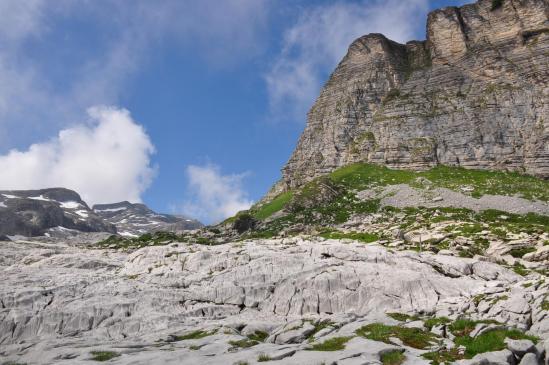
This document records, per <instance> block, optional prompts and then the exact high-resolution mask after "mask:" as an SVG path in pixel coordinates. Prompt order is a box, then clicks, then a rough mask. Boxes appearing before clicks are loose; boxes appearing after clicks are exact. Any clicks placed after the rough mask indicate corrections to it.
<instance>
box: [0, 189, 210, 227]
mask: <svg viewBox="0 0 549 365" xmlns="http://www.w3.org/2000/svg"><path fill="white" fill-rule="evenodd" d="M200 227H202V224H201V223H200V222H198V221H196V220H193V219H189V218H188V217H182V216H174V215H168V214H159V213H156V212H154V211H152V210H151V209H149V208H148V207H147V206H145V205H144V204H132V203H129V202H121V203H115V204H102V205H95V206H94V207H93V209H90V207H89V206H88V204H86V202H84V201H83V200H82V198H81V197H80V195H78V193H76V192H75V191H72V190H69V189H64V188H52V189H42V190H10V191H0V237H2V236H14V235H21V236H27V237H32V236H44V235H45V236H51V237H66V236H67V235H75V234H78V233H80V232H107V233H119V234H121V235H125V236H138V235H142V234H144V233H148V232H155V231H159V230H162V231H170V232H173V231H183V230H189V229H196V228H200Z"/></svg>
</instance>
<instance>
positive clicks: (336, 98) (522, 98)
mask: <svg viewBox="0 0 549 365" xmlns="http://www.w3.org/2000/svg"><path fill="white" fill-rule="evenodd" d="M548 14H549V3H548V2H547V1H546V0H504V1H498V2H494V1H491V0H479V1H477V2H476V3H474V4H469V5H465V6H462V7H448V8H444V9H440V10H436V11H433V12H432V13H430V14H429V17H428V22H427V40H426V41H422V42H420V41H412V42H408V43H407V44H405V45H403V44H399V43H396V42H393V41H391V40H389V39H387V38H385V37H384V36H383V35H381V34H369V35H366V36H363V37H361V38H359V39H357V40H356V41H355V42H353V44H352V45H351V46H350V47H349V51H348V53H347V55H346V56H345V57H344V58H343V60H342V61H341V62H340V64H339V65H338V66H337V68H336V70H335V71H334V72H333V74H332V75H331V77H330V79H329V80H328V82H327V83H326V85H325V86H324V88H323V90H322V92H321V94H320V96H319V97H318V99H317V101H316V103H315V104H314V105H313V107H312V108H311V110H310V112H309V114H308V118H307V126H306V128H305V131H304V132H303V134H302V136H301V138H300V140H299V143H298V145H297V147H296V149H295V151H294V153H293V155H292V156H291V158H290V160H289V161H288V163H287V164H286V166H285V167H284V168H283V170H282V174H283V177H282V180H281V181H280V182H279V183H278V184H277V185H276V186H275V187H274V189H273V192H272V193H271V196H274V195H276V194H278V193H280V192H282V191H285V190H288V189H293V188H296V187H299V186H302V185H303V184H304V183H306V182H308V181H311V180H312V179H314V178H316V177H319V176H321V175H323V174H326V173H329V172H331V171H333V170H335V169H336V168H338V167H341V166H344V165H347V164H350V163H354V162H371V163H378V164H383V165H386V166H389V167H393V168H407V169H420V170H421V169H426V168H429V167H432V166H435V165H438V164H445V165H450V166H462V167H468V168H477V169H478V168H486V169H500V170H512V171H520V172H524V173H527V174H532V175H536V176H540V177H545V178H547V177H549V150H548V149H547V146H548V145H549V118H547V117H546V116H547V115H549V104H548V103H547V100H549V88H548V86H547V85H549V57H548V55H549V20H548Z"/></svg>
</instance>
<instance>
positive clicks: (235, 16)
mask: <svg viewBox="0 0 549 365" xmlns="http://www.w3.org/2000/svg"><path fill="white" fill-rule="evenodd" d="M268 7H269V2H268V1H267V0H225V1H217V0H188V1H178V0H164V1H161V2H157V1H147V0H136V1H115V0H106V1H100V2H96V1H68V0H59V1H56V2H54V3H53V2H51V1H47V0H28V1H20V0H5V1H1V2H0V14H2V19H3V20H2V22H0V127H1V128H0V130H1V132H0V146H2V147H3V148H6V146H11V147H13V146H14V144H16V145H22V144H25V143H29V142H31V141H33V140H36V139H37V138H39V137H42V136H44V135H52V134H53V133H54V132H56V131H57V130H59V128H63V127H65V126H67V125H68V124H70V123H71V122H72V121H73V120H75V119H77V118H80V117H82V115H83V114H84V111H85V110H86V109H87V108H88V107H89V106H92V105H99V104H119V102H120V100H121V99H122V97H123V96H124V93H125V92H126V90H127V86H128V82H129V80H130V79H131V76H132V75H133V74H134V73H135V72H136V71H138V70H139V69H140V68H141V67H142V66H143V65H144V64H145V63H146V62H147V60H148V57H149V55H150V54H154V47H157V46H159V45H161V44H162V42H164V41H166V40H169V41H171V42H175V44H179V45H182V46H186V47H189V53H190V54H192V56H193V57H196V58H202V59H204V60H206V61H207V62H210V63H211V64H212V65H215V66H216V67H227V65H228V64H234V63H236V62H237V60H242V59H246V58H247V57H253V56H254V55H256V54H257V52H259V51H260V45H261V44H262V42H260V41H259V40H258V39H259V37H260V35H261V34H262V31H263V29H265V27H266V22H267V17H268ZM69 19H70V20H71V21H72V22H82V24H81V28H79V30H78V32H80V31H83V32H84V33H86V32H87V33H91V34H96V35H97V37H96V38H97V39H95V41H96V43H93V44H90V46H89V47H88V48H86V51H85V52H82V45H81V44H80V43H79V42H75V43H71V42H68V43H66V44H65V43H64V44H63V47H61V46H58V43H57V41H58V40H59V39H62V40H63V39H69V40H70V39H71V37H79V36H80V35H79V34H76V33H75V34H73V33H72V32H68V33H67V31H66V29H63V28H61V27H62V26H63V24H66V22H67V20H69ZM73 32H75V31H73ZM48 42H50V43H51V44H52V47H53V48H52V52H49V53H46V54H41V55H40V56H39V57H33V53H32V52H33V51H34V50H35V49H36V47H33V46H34V45H36V44H42V45H43V44H48ZM66 47H68V48H66ZM71 47H75V49H72V48H71ZM60 64H61V65H63V66H62V67H63V70H62V75H61V76H60V75H59V73H58V74H56V73H52V72H50V71H51V70H50V69H49V67H51V65H60ZM60 77H61V78H62V79H61V80H60V79H59V78H60ZM2 147H0V151H1V150H2Z"/></svg>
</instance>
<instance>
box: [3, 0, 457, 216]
mask: <svg viewBox="0 0 549 365" xmlns="http://www.w3.org/2000/svg"><path fill="white" fill-rule="evenodd" d="M461 3H463V1H458V0H455V1H449V0H448V1H442V0H440V1H429V0H409V1H400V0H386V1H381V0H353V1H352V0H348V1H343V0H341V1H327V0H319V1H311V0H279V1H275V0H181V1H179V0H177V1H176V0H174V1H170V0H162V1H147V0H143V1H140V0H137V1H130V0H120V1H115V0H112V1H111V0H97V1H86V0H81V1H71V0H57V1H55V2H53V1H47V0H24V1H23V0H3V1H1V2H0V13H1V14H3V17H2V18H3V19H2V20H1V21H0V169H1V170H2V171H3V173H2V176H0V189H28V188H43V187H48V186H66V187H69V188H73V189H75V190H77V191H78V192H79V193H81V195H82V196H83V197H84V199H86V200H87V201H88V202H89V203H100V202H112V201H115V200H126V199H127V200H132V201H139V200H141V201H143V202H145V203H146V204H147V205H149V206H150V207H151V208H153V209H155V210H157V211H161V212H172V213H173V212H176V213H187V214H190V215H193V216H197V217H198V218H199V219H202V220H203V221H205V222H214V221H217V220H220V219H222V218H223V217H225V216H228V215H230V214H232V213H234V211H236V210H238V209H242V208H245V207H246V206H248V205H249V204H251V203H252V202H253V201H256V200H257V199H259V198H261V196H262V195H263V194H264V193H265V192H266V191H267V190H268V189H269V187H270V186H271V185H272V184H273V183H274V182H275V181H276V180H277V179H278V178H279V177H280V168H281V167H282V166H283V164H284V163H285V162H286V160H287V159H288V158H289V156H290V154H291V152H292V150H293V148H294V147H295V144H296V142H297V139H298V138H299V135H300V133H301V131H302V130H303V128H304V126H305V120H306V119H305V118H306V117H305V115H306V111H307V109H308V108H309V107H310V106H311V104H312V102H313V101H314V98H315V96H316V95H317V93H318V91H319V89H320V87H321V85H322V83H323V82H324V81H325V80H326V78H327V77H328V76H329V73H330V72H331V71H332V70H333V68H334V67H335V65H336V64H337V62H338V61H339V60H340V58H341V57H342V56H343V55H344V53H345V50H346V49H347V47H348V45H349V43H350V42H351V41H352V40H353V39H355V38H356V37H358V36H360V35H362V34H366V33H370V32H380V33H384V34H386V35H387V36H388V37H390V38H392V39H394V40H397V41H401V42H403V41H406V40H411V39H424V38H425V35H424V33H425V20H426V17H427V12H428V10H430V9H433V8H438V7H442V6H448V5H460V4H461Z"/></svg>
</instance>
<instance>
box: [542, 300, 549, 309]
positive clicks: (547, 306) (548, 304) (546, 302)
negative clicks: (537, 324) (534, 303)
mask: <svg viewBox="0 0 549 365" xmlns="http://www.w3.org/2000/svg"><path fill="white" fill-rule="evenodd" d="M541 309H542V310H544V311H549V300H547V299H544V300H543V302H541Z"/></svg>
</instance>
